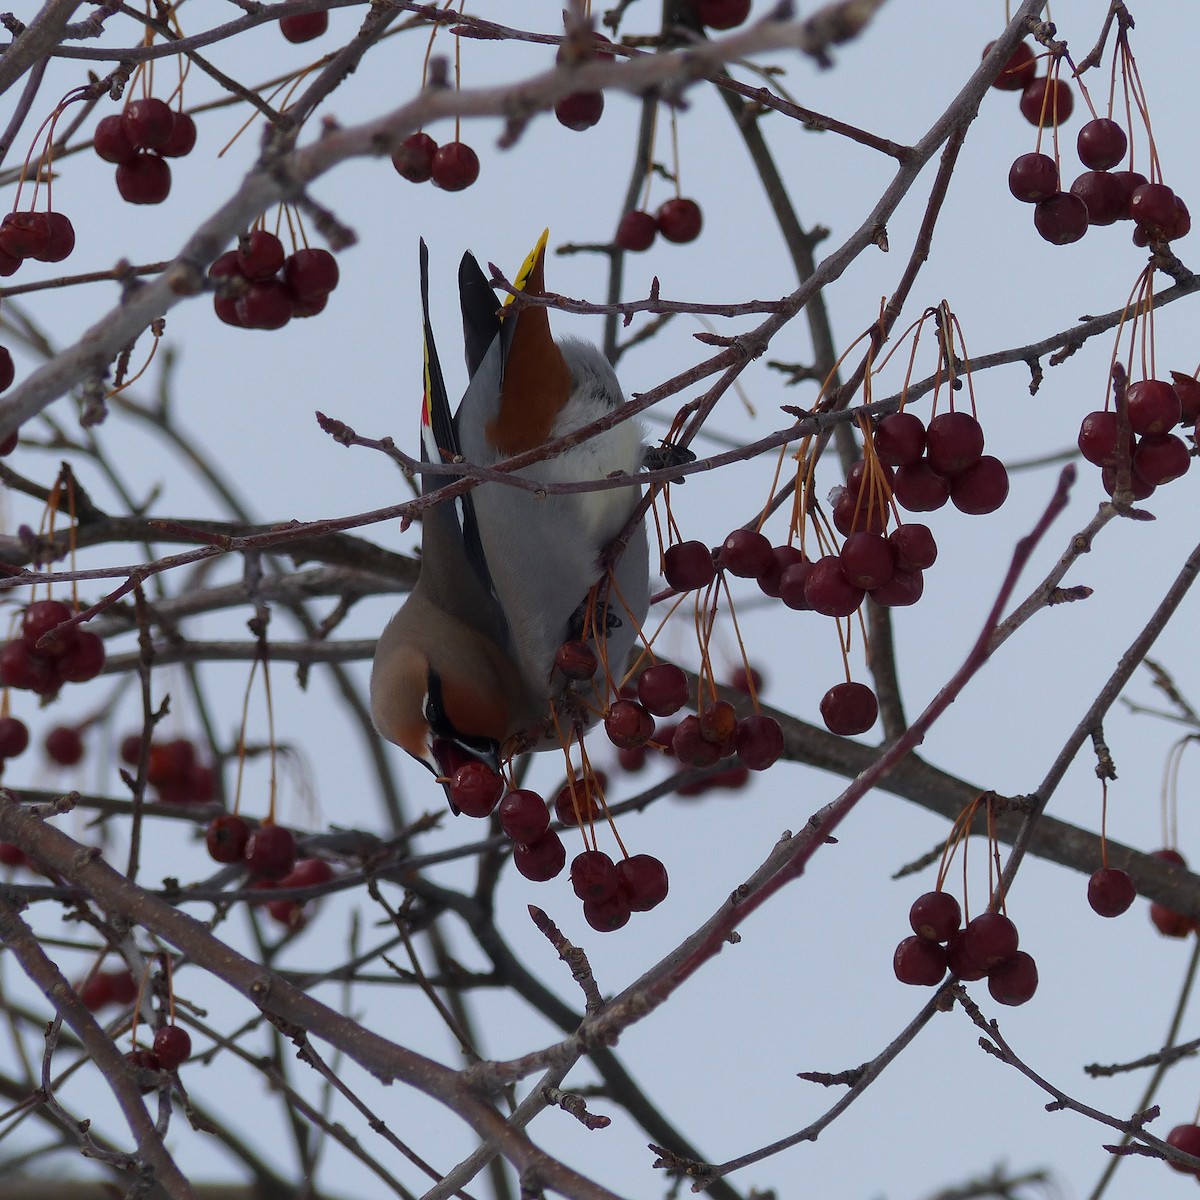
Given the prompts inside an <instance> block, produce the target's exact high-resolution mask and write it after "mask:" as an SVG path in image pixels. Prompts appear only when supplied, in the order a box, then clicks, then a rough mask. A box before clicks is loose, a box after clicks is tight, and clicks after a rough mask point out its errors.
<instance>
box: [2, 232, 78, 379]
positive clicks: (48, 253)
mask: <svg viewBox="0 0 1200 1200" xmlns="http://www.w3.org/2000/svg"><path fill="white" fill-rule="evenodd" d="M74 249H75V226H74V225H72V224H71V218H70V217H68V216H67V215H66V213H60V212H10V213H6V214H5V216H4V218H3V220H0V275H4V276H7V275H12V274H15V273H16V271H17V270H18V269H19V268H20V266H21V264H22V263H23V262H24V261H25V260H26V259H27V258H31V259H33V260H34V261H36V262H50V263H56V262H62V260H63V259H64V258H66V257H67V256H68V255H69V254H70V253H71V251H72V250H74ZM7 353H8V352H7V351H5V354H7ZM11 369H12V360H11V358H10V359H9V370H11ZM11 382H12V380H11V379H10V380H9V383H11ZM4 386H5V387H7V386H8V384H5V385H4ZM3 390H4V388H0V391H3Z"/></svg>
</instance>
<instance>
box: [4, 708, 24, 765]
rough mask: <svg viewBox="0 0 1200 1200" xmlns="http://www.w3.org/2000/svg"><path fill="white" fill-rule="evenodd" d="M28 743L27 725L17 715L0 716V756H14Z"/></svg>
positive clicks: (21, 751)
mask: <svg viewBox="0 0 1200 1200" xmlns="http://www.w3.org/2000/svg"><path fill="white" fill-rule="evenodd" d="M28 745H29V727H28V726H27V725H26V724H25V722H24V721H22V720H21V719H20V718H19V717H0V758H16V757H17V755H18V754H24V752H25V749H26V747H28Z"/></svg>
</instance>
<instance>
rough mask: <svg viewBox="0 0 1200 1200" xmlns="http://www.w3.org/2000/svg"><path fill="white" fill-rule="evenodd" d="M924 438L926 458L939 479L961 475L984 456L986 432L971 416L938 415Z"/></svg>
mask: <svg viewBox="0 0 1200 1200" xmlns="http://www.w3.org/2000/svg"><path fill="white" fill-rule="evenodd" d="M925 437H926V447H925V454H926V457H927V458H928V460H929V465H930V466H931V467H932V468H933V469H934V470H935V471H936V472H937V473H938V474H939V475H946V476H953V475H958V474H961V473H962V472H963V471H965V470H966V469H967V468H968V467H969V466H971V464H972V463H975V462H978V461H979V456H980V455H981V454H982V453H983V428H982V427H981V426H980V424H979V422H978V421H977V420H976V419H975V418H974V417H973V416H972V415H971V414H970V413H966V412H943V413H938V415H937V416H936V417H934V418H933V420H932V421H930V422H929V428H928V429H927V430H926V434H925Z"/></svg>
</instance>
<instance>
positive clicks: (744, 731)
mask: <svg viewBox="0 0 1200 1200" xmlns="http://www.w3.org/2000/svg"><path fill="white" fill-rule="evenodd" d="M734 736H735V738H736V744H737V754H738V758H739V759H740V760H741V762H742V764H743V765H744V766H746V767H749V768H750V770H751V771H765V770H766V769H767V768H768V767H770V766H773V765H774V764H775V763H776V762H777V761H778V760H779V758H780V756H781V755H782V754H783V730H782V729H781V728H780V727H779V722H778V721H776V720H775V718H774V717H769V716H767V715H766V714H765V713H753V714H751V715H750V716H748V717H743V718H742V719H741V720H740V721H739V722H738V726H737V732H736V734H735V735H734Z"/></svg>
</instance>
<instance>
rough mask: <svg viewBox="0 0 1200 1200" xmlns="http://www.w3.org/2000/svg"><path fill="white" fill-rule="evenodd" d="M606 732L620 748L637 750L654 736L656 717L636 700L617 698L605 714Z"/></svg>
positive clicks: (610, 739)
mask: <svg viewBox="0 0 1200 1200" xmlns="http://www.w3.org/2000/svg"><path fill="white" fill-rule="evenodd" d="M604 732H605V733H607V734H608V740H609V741H610V742H612V744H613V745H614V746H616V747H617V749H619V750H635V749H637V748H638V747H639V746H644V745H645V744H646V743H647V742H648V741H649V740H650V739H651V738H652V737H653V736H654V718H653V717H652V716H651V715H650V713H649V712H648V711H647V709H646V707H645V705H643V704H639V703H638V701H636V700H615V701H613V703H612V704H611V705H610V706H609V710H608V712H606V713H605V714H604Z"/></svg>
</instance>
